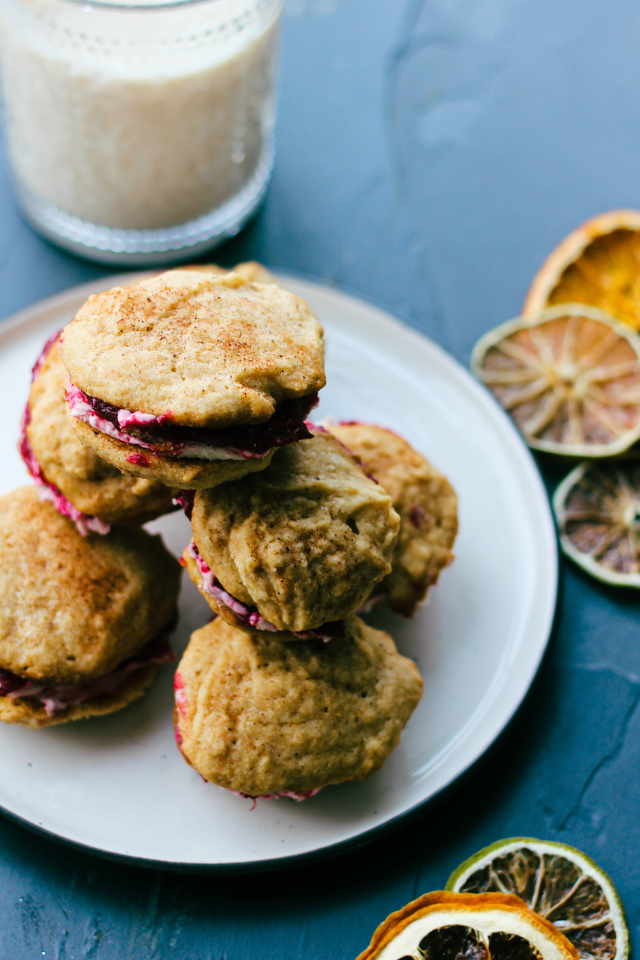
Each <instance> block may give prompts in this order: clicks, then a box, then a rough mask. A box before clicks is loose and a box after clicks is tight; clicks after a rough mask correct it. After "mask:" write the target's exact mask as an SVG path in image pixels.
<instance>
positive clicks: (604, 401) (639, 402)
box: [471, 303, 640, 457]
mask: <svg viewBox="0 0 640 960" xmlns="http://www.w3.org/2000/svg"><path fill="white" fill-rule="evenodd" d="M471 367H472V370H473V372H474V373H475V375H476V376H477V377H478V379H479V380H481V381H482V382H483V383H484V384H485V385H486V386H487V387H488V388H489V390H491V392H492V393H493V395H494V396H495V397H496V399H497V400H498V401H499V403H500V404H501V405H502V406H503V407H504V408H505V410H507V411H508V412H509V414H510V415H511V416H512V417H513V419H514V420H515V423H516V425H517V426H518V428H519V429H520V432H521V433H522V435H523V436H524V438H525V440H526V441H527V443H528V444H529V446H530V447H534V448H535V449H536V450H545V451H547V452H549V453H560V454H564V455H569V456H573V457H608V456H612V455H614V454H617V453H622V452H623V451H625V450H627V449H628V448H629V447H630V446H631V445H632V444H633V443H635V441H636V440H637V439H638V438H640V337H639V336H638V335H637V334H636V333H634V332H633V331H632V330H631V329H630V328H629V327H628V326H625V325H624V324H622V323H619V322H618V321H617V320H615V319H614V318H613V317H611V316H609V314H607V313H604V311H602V310H599V309H597V308H596V307H589V306H584V305H583V304H576V303H572V304H561V305H560V306H557V307H550V308H549V309H548V310H543V311H542V312H541V313H539V314H537V316H535V317H532V318H526V317H518V318H517V319H516V320H510V321H509V322H508V323H504V324H502V326H500V327H496V329H495V330H491V331H490V332H489V333H487V334H485V336H484V337H482V338H481V339H480V340H479V341H478V343H477V344H476V346H475V348H474V351H473V355H472V358H471Z"/></svg>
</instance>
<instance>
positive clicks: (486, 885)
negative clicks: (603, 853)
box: [447, 837, 629, 960]
mask: <svg viewBox="0 0 640 960" xmlns="http://www.w3.org/2000/svg"><path fill="white" fill-rule="evenodd" d="M447 890H456V891H466V892H470V893H487V892H490V891H493V890H497V891H500V892H502V893H510V894H517V896H519V897H521V898H522V900H524V902H525V903H526V904H527V906H529V907H531V909H532V910H534V911H535V912H536V913H537V914H539V915H540V916H541V917H544V918H545V919H546V920H550V921H552V923H553V925H554V926H555V927H557V928H558V929H559V930H561V931H562V933H564V935H565V936H566V937H567V939H568V940H570V941H571V943H572V944H573V946H574V947H575V948H576V950H577V951H578V954H579V956H580V957H583V958H585V960H587V958H588V960H593V958H597V960H626V957H627V956H628V954H629V932H628V930H627V925H626V922H625V918H624V911H623V909H622V904H621V903H620V897H619V896H618V894H617V892H616V889H615V887H614V886H613V884H612V882H611V880H610V879H609V877H608V876H607V875H606V873H605V872H604V871H603V870H601V869H600V867H599V866H598V865H597V864H595V863H594V862H593V860H591V859H590V858H589V857H587V856H585V854H584V853H581V852H580V850H576V849H575V848H574V847H569V846H566V844H564V843H553V842H551V841H543V840H532V839H531V838H529V837H514V838H512V839H510V840H499V841H498V842H497V843H494V844H493V845H492V846H490V847H486V848H485V849H484V850H480V851H479V853H476V854H475V855H474V856H473V857H470V859H469V860H466V861H465V862H464V863H463V864H461V865H460V866H459V867H458V869H457V870H455V871H454V872H453V873H452V874H451V876H450V877H449V880H448V882H447Z"/></svg>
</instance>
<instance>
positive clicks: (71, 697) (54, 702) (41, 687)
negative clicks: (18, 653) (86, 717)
mask: <svg viewBox="0 0 640 960" xmlns="http://www.w3.org/2000/svg"><path fill="white" fill-rule="evenodd" d="M175 659H176V655H175V653H174V652H173V650H172V649H171V646H170V644H169V641H168V640H167V639H166V637H162V638H161V639H159V640H155V641H153V642H152V643H148V644H147V645H146V646H145V647H143V648H142V650H140V651H138V653H136V654H134V656H132V657H129V658H128V659H127V660H124V661H123V662H122V663H121V664H120V665H119V666H117V667H116V668H115V670H112V671H111V673H108V674H106V675H105V676H104V677H98V678H97V679H96V680H88V681H87V682H86V683H79V684H56V683H48V682H47V681H39V682H34V681H32V680H25V678H24V677H18V676H17V675H16V674H15V673H11V672H10V671H9V670H2V669H0V697H10V698H11V699H17V698H18V697H19V698H21V699H27V698H28V699H34V700H38V701H39V702H40V703H41V704H42V705H43V706H44V708H45V711H46V714H47V716H48V717H54V716H56V715H57V714H59V713H63V712H64V711H65V710H67V709H68V708H69V707H71V706H75V705H76V704H79V703H84V702H85V701H86V700H99V699H101V698H103V697H108V696H111V695H112V694H114V693H117V691H118V689H119V688H120V687H122V685H123V684H124V682H125V681H126V680H127V679H128V678H129V677H130V676H131V674H132V673H136V672H137V671H138V670H143V669H144V668H145V667H150V666H152V665H154V664H155V665H157V666H161V665H162V664H165V663H172V662H173V661H174V660H175Z"/></svg>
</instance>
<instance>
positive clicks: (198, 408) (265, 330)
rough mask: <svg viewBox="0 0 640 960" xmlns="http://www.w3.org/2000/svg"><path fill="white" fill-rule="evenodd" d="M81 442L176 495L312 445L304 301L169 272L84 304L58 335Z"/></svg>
mask: <svg viewBox="0 0 640 960" xmlns="http://www.w3.org/2000/svg"><path fill="white" fill-rule="evenodd" d="M61 355H62V359H63V361H64V364H65V367H66V369H67V371H68V374H69V387H68V390H67V395H66V399H67V405H68V411H69V414H70V416H71V417H72V421H73V427H74V430H75V431H76V435H77V436H78V438H79V439H80V440H81V441H82V442H83V443H85V444H86V445H87V446H89V447H90V448H91V449H92V450H94V451H95V452H96V453H97V454H98V456H100V457H102V458H103V459H105V460H107V461H108V462H109V463H111V464H112V465H113V466H115V467H117V468H118V469H119V470H121V471H122V472H123V473H128V474H131V475H133V476H138V477H144V478H149V479H156V480H160V481H162V482H163V483H166V484H167V485H169V486H176V487H181V488H184V489H199V488H204V487H213V486H215V485H216V484H218V483H223V482H224V481H226V480H234V479H237V478H238V477H242V476H244V475H245V474H247V473H254V472H257V471H260V470H264V469H265V467H267V466H268V464H269V462H270V460H271V457H272V456H273V453H274V450H276V449H277V448H278V447H281V446H284V445H286V444H290V443H295V442H296V441H299V440H301V439H304V438H307V437H309V436H310V434H309V431H308V430H307V428H306V427H305V424H304V421H305V419H306V417H307V415H308V413H309V411H310V410H311V409H312V407H313V406H314V405H315V404H316V402H317V391H318V390H319V389H320V388H321V387H323V386H324V383H325V374H324V352H323V332H322V327H321V326H320V324H319V322H318V320H317V319H316V318H315V316H314V315H313V313H312V312H311V310H310V309H309V307H308V306H307V304H306V303H305V302H304V300H301V299H300V298H299V297H296V296H294V295H293V294H292V293H289V292H287V291H285V290H283V289H282V288H281V287H278V286H275V285H272V284H260V283H252V282H250V281H248V280H246V279H245V278H244V277H241V276H239V275H238V274H235V273H227V274H223V275H221V276H218V275H216V274H214V273H211V272H208V273H207V272H199V271H197V270H172V271H169V272H168V273H164V274H161V275H159V276H155V277H152V278H150V279H148V280H143V281H142V282H141V283H138V284H136V285H135V286H133V287H127V288H122V287H116V288H114V289H113V290H108V291H106V292H105V293H101V294H98V295H96V296H93V297H90V298H89V300H88V301H87V303H86V304H85V305H84V306H83V307H82V308H81V310H80V311H79V312H78V314H77V316H76V318H75V319H74V320H73V321H72V322H71V323H70V324H69V326H67V327H66V328H65V330H64V334H63V338H62V341H61Z"/></svg>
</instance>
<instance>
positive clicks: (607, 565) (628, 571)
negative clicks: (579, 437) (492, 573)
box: [553, 456, 640, 588]
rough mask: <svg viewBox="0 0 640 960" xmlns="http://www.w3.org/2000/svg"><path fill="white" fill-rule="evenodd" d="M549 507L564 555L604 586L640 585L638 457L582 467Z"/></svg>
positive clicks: (575, 472) (639, 465)
mask: <svg viewBox="0 0 640 960" xmlns="http://www.w3.org/2000/svg"><path fill="white" fill-rule="evenodd" d="M553 509H554V511H555V514H556V520H557V522H558V530H559V533H560V545H561V546H562V549H563V551H564V552H565V553H566V555H567V556H568V557H570V558H571V559H572V560H574V561H575V562H576V563H577V564H579V565H580V566H581V567H582V568H583V570H586V571H587V573H589V574H590V575H591V576H592V577H595V578H596V579H597V580H601V581H603V582H604V583H613V584H615V585H616V586H620V587H636V588H637V587H640V457H637V456H636V457H626V458H625V459H615V460H611V461H607V463H583V464H581V465H580V466H579V467H576V469H575V470H573V471H572V472H571V473H570V474H569V476H568V477H566V478H565V479H564V480H563V481H562V483H561V484H560V486H559V487H558V489H557V490H556V492H555V495H554V497H553Z"/></svg>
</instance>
